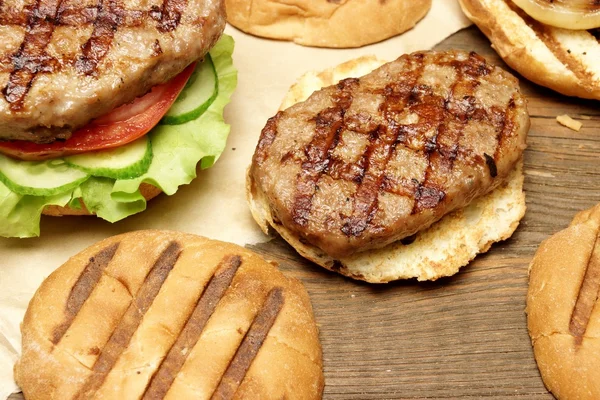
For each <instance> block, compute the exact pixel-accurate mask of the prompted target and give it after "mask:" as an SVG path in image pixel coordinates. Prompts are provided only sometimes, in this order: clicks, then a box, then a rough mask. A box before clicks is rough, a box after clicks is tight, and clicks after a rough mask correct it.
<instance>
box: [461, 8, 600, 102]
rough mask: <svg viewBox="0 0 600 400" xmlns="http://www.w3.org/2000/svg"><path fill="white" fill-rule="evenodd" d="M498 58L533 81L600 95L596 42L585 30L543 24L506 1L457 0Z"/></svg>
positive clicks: (598, 97) (584, 95) (571, 92)
mask: <svg viewBox="0 0 600 400" xmlns="http://www.w3.org/2000/svg"><path fill="white" fill-rule="evenodd" d="M459 2H460V5H461V6H462V9H463V11H464V12H465V14H466V15H467V17H469V19H471V20H472V21H473V22H474V23H475V24H476V25H477V26H478V27H479V29H481V31H482V32H483V33H484V34H485V35H486V36H487V37H488V38H489V39H490V41H491V42H492V46H493V47H494V49H495V50H496V51H497V52H498V54H499V55H500V56H501V57H502V59H503V60H504V61H505V62H506V63H507V64H508V65H510V66H511V67H512V68H513V69H515V70H516V71H517V72H518V73H520V74H521V75H523V76H524V77H525V78H527V79H529V80H530V81H532V82H535V83H537V84H538V85H542V86H545V87H548V88H550V89H553V90H555V91H557V92H559V93H562V94H565V95H567V96H576V97H582V98H586V99H596V100H600V63H598V60H600V43H599V42H598V39H597V38H596V37H595V36H594V35H593V34H592V33H591V32H588V31H585V30H570V29H562V28H555V27H552V26H549V25H545V24H543V23H541V22H538V21H536V20H534V19H533V18H531V17H529V16H528V15H527V14H525V12H523V11H522V10H520V9H519V8H518V7H517V6H516V5H514V4H513V3H512V2H511V1H510V0H459Z"/></svg>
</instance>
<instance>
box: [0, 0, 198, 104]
mask: <svg viewBox="0 0 600 400" xmlns="http://www.w3.org/2000/svg"><path fill="white" fill-rule="evenodd" d="M62 4H63V0H37V1H36V3H35V5H34V6H33V7H31V8H30V7H25V9H23V10H20V11H18V10H15V9H14V8H11V7H6V8H7V9H6V10H3V6H5V4H4V2H3V3H0V10H2V12H1V13H0V26H11V25H15V26H26V33H25V37H24V39H23V42H22V43H21V46H20V48H19V50H18V51H17V52H16V53H15V54H13V55H12V56H11V57H10V59H9V60H0V72H10V77H9V80H8V83H7V84H6V86H5V87H4V88H3V89H2V93H3V95H4V98H5V99H6V101H7V102H8V103H9V104H10V108H11V110H13V111H20V110H21V109H22V108H23V103H24V101H25V97H26V96H27V94H28V92H29V89H30V88H31V85H32V84H33V81H34V80H35V77H36V75H37V74H39V73H56V72H58V71H60V70H61V68H62V66H64V65H68V64H72V63H74V64H75V69H76V71H77V72H78V73H79V74H82V75H95V74H96V72H97V69H98V64H99V63H100V62H101V61H102V59H103V58H104V57H105V56H106V54H107V53H108V52H109V50H110V48H111V45H112V42H113V38H114V36H115V33H116V32H117V30H118V29H119V28H120V27H123V26H125V27H135V26H140V25H142V24H143V22H144V20H146V19H153V20H155V21H156V22H157V24H156V29H157V30H158V31H159V32H161V33H165V32H172V31H174V30H176V29H177V27H178V25H179V23H180V21H181V17H182V15H183V12H184V11H185V8H186V6H187V0H164V3H163V7H162V9H159V8H157V7H153V8H152V9H150V10H127V9H124V8H123V6H122V5H121V0H98V4H97V6H96V7H89V6H88V7H79V8H75V7H72V6H71V7H69V8H63V7H62ZM87 24H93V26H94V29H93V31H92V34H91V36H90V38H89V39H88V40H87V42H86V43H85V44H84V45H83V46H82V48H81V55H80V57H79V58H78V59H76V60H57V59H55V58H53V57H51V56H49V55H48V54H47V53H46V51H45V50H46V47H47V46H48V44H49V43H50V41H51V40H52V35H53V33H54V30H55V28H56V27H57V26H72V27H79V26H84V25H87Z"/></svg>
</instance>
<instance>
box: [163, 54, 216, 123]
mask: <svg viewBox="0 0 600 400" xmlns="http://www.w3.org/2000/svg"><path fill="white" fill-rule="evenodd" d="M217 94H219V81H218V79H217V71H216V70H215V65H214V64H213V61H212V58H211V57H210V54H206V56H205V57H204V61H202V62H201V63H199V64H198V65H197V66H196V69H195V70H194V72H193V73H192V76H191V77H190V79H189V80H188V82H187V83H186V85H185V87H184V88H183V90H182V91H181V93H179V96H178V97H177V100H175V103H174V104H173V105H172V106H171V108H170V109H169V111H167V113H166V114H165V116H164V117H163V119H162V121H161V123H162V124H165V125H179V124H184V123H186V122H189V121H192V120H194V119H196V118H198V117H199V116H200V115H202V113H203V112H204V111H206V109H207V108H208V107H209V106H210V105H211V104H212V102H213V101H214V100H215V99H216V98H217Z"/></svg>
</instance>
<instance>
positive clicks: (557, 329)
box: [527, 204, 600, 400]
mask: <svg viewBox="0 0 600 400" xmlns="http://www.w3.org/2000/svg"><path fill="white" fill-rule="evenodd" d="M599 290H600V204H599V205H597V206H595V207H593V208H592V209H590V210H587V211H583V212H580V213H579V214H577V215H576V216H575V218H574V219H573V222H571V225H570V226H569V227H568V228H566V229H564V230H562V231H560V232H558V233H556V234H555V235H553V236H551V237H550V238H548V239H547V240H545V241H544V242H543V243H542V244H541V245H540V247H539V249H538V251H537V252H536V254H535V257H534V258H533V260H532V262H531V265H530V275H529V291H528V293H527V325H528V328H529V335H530V336H531V342H532V344H533V352H534V354H535V359H536V361H537V365H538V368H539V370H540V374H541V375H542V379H543V380H544V383H545V384H546V387H547V388H548V390H550V391H551V392H552V393H553V394H554V395H555V396H556V397H557V398H558V399H559V400H564V399H579V400H592V399H600V368H599V367H598V362H599V360H600V299H599V298H598V292H599Z"/></svg>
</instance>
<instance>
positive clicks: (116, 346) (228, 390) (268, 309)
mask: <svg viewBox="0 0 600 400" xmlns="http://www.w3.org/2000/svg"><path fill="white" fill-rule="evenodd" d="M119 245H120V243H114V244H112V245H110V246H108V247H106V248H104V249H102V250H100V251H99V252H98V253H97V254H96V255H95V256H93V257H91V258H90V260H89V262H88V264H87V265H86V267H85V268H84V270H83V271H82V273H81V275H80V276H79V278H78V279H77V281H76V283H75V284H74V286H73V287H72V289H71V293H70V295H69V297H68V299H67V303H66V306H65V320H64V322H62V323H61V324H60V325H58V326H57V327H56V328H55V329H54V332H53V336H52V338H51V341H52V343H53V344H54V345H55V346H59V345H60V340H61V338H62V337H63V336H64V335H65V333H67V331H68V329H69V328H70V326H71V325H72V323H73V320H74V319H75V317H76V316H77V314H78V313H79V312H80V310H81V308H82V306H83V304H84V303H85V301H86V300H87V299H88V298H89V297H90V295H91V294H92V292H93V290H94V288H95V287H96V286H97V285H98V284H99V281H100V278H101V276H102V274H104V273H105V272H104V271H105V270H106V269H107V267H108V265H109V264H110V262H111V260H112V259H113V258H114V256H115V254H116V253H117V251H118V249H119ZM183 251H184V248H183V247H182V246H181V245H180V244H179V243H178V242H176V241H173V242H170V243H169V244H168V246H167V247H166V249H165V250H163V251H162V252H161V253H160V255H159V256H158V258H157V260H156V261H155V262H154V264H153V265H152V267H151V268H150V271H149V272H148V274H147V275H146V277H145V279H144V281H143V283H142V284H141V287H140V288H139V290H138V291H137V293H135V294H133V298H132V299H131V303H130V304H129V306H128V307H127V309H126V311H125V313H124V314H123V316H122V317H121V319H120V321H118V323H117V325H116V327H115V328H114V330H113V332H112V334H111V336H110V339H109V340H108V342H107V343H106V344H105V345H104V347H103V348H101V349H98V348H95V350H96V351H97V352H98V354H99V355H98V358H97V359H96V361H95V363H94V365H93V367H92V368H91V370H92V373H91V374H90V375H89V377H88V379H87V380H86V381H85V382H84V384H83V386H81V387H80V388H79V390H78V391H77V394H76V395H75V396H74V398H75V399H85V398H90V397H93V395H94V393H96V392H97V391H98V390H99V389H100V388H101V387H102V386H103V384H104V382H105V380H106V378H107V376H108V375H109V373H110V372H111V371H112V369H113V368H114V367H115V365H116V364H117V361H118V360H119V358H120V357H121V355H122V354H123V352H124V351H125V349H127V348H128V346H129V345H130V341H131V339H132V337H133V335H134V334H135V332H136V331H137V330H138V328H139V327H140V325H141V323H142V320H143V319H144V316H145V315H146V313H147V311H148V310H149V309H150V308H151V307H152V304H153V303H154V301H155V299H156V298H157V296H158V295H159V293H160V291H161V288H162V287H163V285H164V283H165V281H166V280H167V278H168V277H169V275H170V274H171V273H172V271H173V270H174V269H175V268H176V266H177V262H178V260H179V258H180V256H181V255H182V253H183ZM242 264H243V260H242V257H241V256H239V255H236V254H227V255H225V256H224V257H223V258H222V259H221V261H220V262H219V264H218V265H217V266H216V268H215V272H214V273H213V275H212V277H211V278H210V279H209V281H208V282H207V284H206V286H205V287H204V289H203V290H202V291H201V293H200V294H199V297H198V299H197V300H194V301H195V306H194V307H193V309H192V310H191V312H190V314H189V316H188V317H187V320H186V322H185V324H184V325H183V327H182V329H181V331H180V332H178V333H176V334H177V338H176V339H175V341H174V343H173V345H172V346H171V347H170V349H169V350H168V351H167V354H166V355H165V357H164V358H163V360H162V362H161V363H160V364H159V365H158V366H157V367H156V368H157V369H156V371H155V372H154V374H153V375H152V376H151V377H150V378H149V382H148V383H147V385H146V387H145V390H144V392H143V393H141V394H140V396H141V398H143V399H162V398H164V397H165V395H166V394H167V393H168V391H169V389H170V387H171V386H172V384H173V382H174V380H175V377H176V376H177V374H178V373H179V371H180V370H181V368H182V367H183V365H184V364H185V362H186V360H187V358H188V356H189V354H190V353H191V350H192V349H193V348H194V347H195V345H196V343H197V342H198V341H199V339H200V336H201V335H202V333H203V332H204V329H205V327H206V326H207V323H208V322H209V320H210V318H211V316H212V315H213V314H214V312H215V310H216V309H217V307H218V305H219V302H220V301H221V300H222V299H223V297H224V296H225V294H226V292H227V291H228V290H235V289H234V288H233V287H232V282H233V280H234V277H235V275H236V274H237V272H238V270H239V269H240V267H241V266H242ZM132 267H134V266H132ZM241 279H247V278H241ZM283 291H284V290H283V288H281V287H278V286H276V287H274V288H272V289H271V290H270V291H269V293H268V294H267V295H266V298H265V300H264V302H263V304H262V306H261V307H260V309H259V310H258V311H257V313H256V315H255V316H254V319H253V321H252V323H251V325H250V327H249V328H248V331H247V332H246V333H245V335H244V338H243V339H242V341H241V343H240V345H239V347H238V349H237V351H236V352H235V354H233V355H232V358H231V360H230V362H229V365H228V366H227V368H226V369H225V371H224V372H223V375H222V377H221V378H220V379H219V381H218V382H217V383H216V388H215V391H214V393H213V396H212V397H213V398H219V399H228V398H233V396H234V395H235V393H236V391H237V389H238V387H239V386H240V384H241V382H242V381H243V379H244V377H245V375H246V373H247V371H248V369H249V368H250V366H251V364H252V362H253V360H254V358H255V357H256V355H257V354H258V352H259V350H260V348H261V346H262V344H263V343H264V341H265V339H266V338H267V336H268V334H269V331H270V329H271V327H272V326H273V324H274V323H275V320H276V319H277V316H278V315H279V313H280V311H281V310H282V308H283V305H284V293H283Z"/></svg>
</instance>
